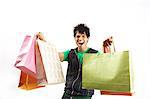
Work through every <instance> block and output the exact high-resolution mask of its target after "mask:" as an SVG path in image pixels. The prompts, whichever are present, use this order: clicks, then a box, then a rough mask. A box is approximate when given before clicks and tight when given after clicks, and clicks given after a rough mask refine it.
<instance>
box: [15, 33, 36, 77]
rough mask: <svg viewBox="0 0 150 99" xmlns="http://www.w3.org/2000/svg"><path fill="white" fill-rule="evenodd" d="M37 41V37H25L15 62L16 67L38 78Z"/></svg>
mask: <svg viewBox="0 0 150 99" xmlns="http://www.w3.org/2000/svg"><path fill="white" fill-rule="evenodd" d="M35 41H36V35H35V36H34V37H31V36H29V35H27V36H25V38H24V41H23V43H22V46H21V49H20V51H19V54H18V56H17V59H16V62H15V67H17V68H18V69H20V70H21V71H23V72H24V73H26V74H29V75H31V76H33V77H36V67H35Z"/></svg>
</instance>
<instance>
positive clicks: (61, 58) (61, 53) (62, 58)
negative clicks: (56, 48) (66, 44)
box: [58, 52, 64, 62]
mask: <svg viewBox="0 0 150 99" xmlns="http://www.w3.org/2000/svg"><path fill="white" fill-rule="evenodd" d="M58 54H59V59H60V61H61V62H63V61H64V53H63V52H59V53H58Z"/></svg>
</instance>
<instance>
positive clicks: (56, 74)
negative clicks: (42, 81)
mask: <svg viewBox="0 0 150 99" xmlns="http://www.w3.org/2000/svg"><path fill="white" fill-rule="evenodd" d="M37 41H38V45H39V49H40V53H41V56H42V61H43V64H44V69H45V74H46V78H47V82H48V84H57V83H63V82H64V81H65V80H64V75H63V71H62V67H61V63H60V59H59V56H58V52H57V50H56V48H55V47H54V46H53V45H52V44H51V43H50V42H44V41H41V40H39V39H38V40H37Z"/></svg>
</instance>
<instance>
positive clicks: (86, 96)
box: [39, 24, 111, 99]
mask: <svg viewBox="0 0 150 99" xmlns="http://www.w3.org/2000/svg"><path fill="white" fill-rule="evenodd" d="M73 32H74V39H75V42H76V45H77V47H76V48H75V49H71V50H67V51H64V52H60V53H59V57H60V60H61V62H63V61H68V69H67V75H66V83H65V90H64V94H63V96H62V99H91V97H92V95H93V94H94V90H89V89H83V88H82V63H83V61H82V60H83V55H84V53H97V52H98V51H97V50H95V49H92V48H89V47H88V46H87V43H88V40H89V37H90V29H89V28H88V27H87V26H86V25H85V24H79V25H77V26H76V27H74V31H73ZM39 38H40V39H42V40H43V36H42V35H41V34H39ZM103 43H104V44H103V46H104V47H107V46H109V45H111V41H110V40H109V39H107V40H105V41H104V42H103Z"/></svg>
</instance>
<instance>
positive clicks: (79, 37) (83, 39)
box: [75, 32, 89, 47]
mask: <svg viewBox="0 0 150 99" xmlns="http://www.w3.org/2000/svg"><path fill="white" fill-rule="evenodd" d="M88 39H89V38H88V37H87V36H86V33H84V34H81V33H79V32H77V34H76V36H75V42H76V44H77V46H78V47H84V46H87V43H88Z"/></svg>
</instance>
